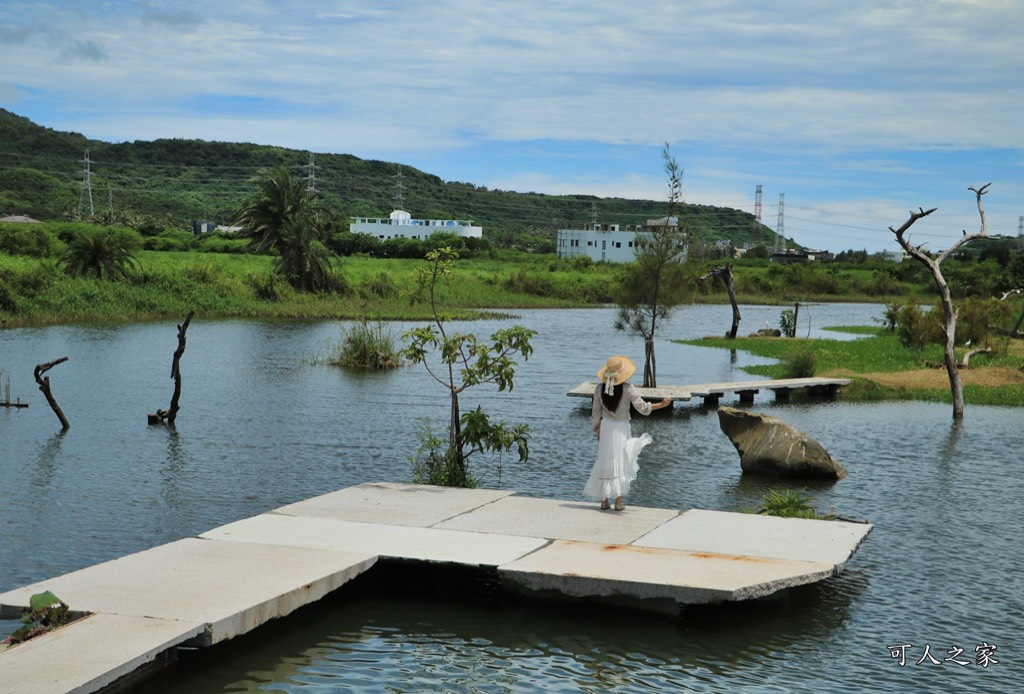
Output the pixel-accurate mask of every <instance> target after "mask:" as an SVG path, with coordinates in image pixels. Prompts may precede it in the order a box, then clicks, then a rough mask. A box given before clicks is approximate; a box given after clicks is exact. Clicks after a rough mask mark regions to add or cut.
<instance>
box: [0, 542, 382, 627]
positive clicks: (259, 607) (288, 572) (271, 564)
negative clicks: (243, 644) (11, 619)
mask: <svg viewBox="0 0 1024 694" xmlns="http://www.w3.org/2000/svg"><path fill="white" fill-rule="evenodd" d="M376 559H377V557H376V554H367V553H358V552H328V551H324V550H314V549H304V548H296V547H283V546H279V545H258V544H252V543H246V542H222V541H218V540H202V539H196V538H188V539H184V540H178V541H177V542H172V543H170V544H167V545H161V546H159V547H155V548H153V549H150V550H146V551H144V552H139V553H137V554H130V555H128V556H126V557H122V558H120V559H115V560H113V561H109V562H106V563H103V564H97V565H95V566H90V567H88V568H85V569H81V570H79V571H75V572H73V573H69V574H65V575H63V576H58V577H56V578H51V579H48V580H46V581H42V582H40V583H36V584H34V585H31V586H26V587H23V588H18V589H16V590H13V591H10V592H8V593H4V594H3V595H0V606H3V605H13V606H18V607H21V606H25V605H28V600H29V597H30V596H32V595H33V594H34V593H39V592H41V591H43V590H50V591H53V593H54V594H56V595H57V596H58V597H60V599H61V600H63V601H64V602H65V603H67V604H68V605H69V606H70V607H71V609H73V610H76V611H83V612H93V613H102V614H115V615H127V616H135V617H154V618H158V619H174V620H180V621H185V622H200V623H205V624H206V631H205V634H204V636H203V638H202V641H201V645H209V644H213V643H218V642H219V641H224V640H226V639H230V638H232V637H233V636H237V635H239V634H244V633H247V632H249V631H251V630H252V629H254V628H255V627H256V626H258V625H260V624H263V623H264V622H267V621H269V620H271V619H274V618H276V617H282V616H284V615H287V614H289V613H291V612H293V611H294V610H296V609H298V608H299V607H302V606H303V605H307V604H309V603H311V602H314V601H316V600H319V599H320V598H322V597H324V596H325V595H327V594H328V593H330V592H331V591H333V590H335V589H336V588H339V587H340V586H342V585H343V584H344V583H346V582H347V581H349V580H350V579H352V578H354V577H355V576H357V575H359V574H361V573H362V572H364V571H366V570H367V569H368V568H370V567H371V566H372V565H373V564H374V562H376Z"/></svg>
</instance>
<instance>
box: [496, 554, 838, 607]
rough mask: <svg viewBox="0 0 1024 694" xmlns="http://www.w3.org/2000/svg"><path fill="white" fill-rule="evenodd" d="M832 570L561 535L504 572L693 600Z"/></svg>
mask: <svg viewBox="0 0 1024 694" xmlns="http://www.w3.org/2000/svg"><path fill="white" fill-rule="evenodd" d="M833 569H834V567H833V566H832V565H831V564H827V563H822V562H799V561H788V560H784V559H764V558H759V557H749V556H742V555H736V554H714V553H709V552H685V551H680V550H672V549H656V548H651V547H639V546H636V545H608V544H596V543H593V542H562V541H559V542H554V543H552V544H551V545H549V546H548V547H545V548H544V549H542V550H540V551H538V552H534V553H533V554H531V555H529V556H527V557H524V558H522V559H519V560H516V561H514V562H511V563H510V564H506V565H505V566H502V567H501V572H502V577H503V578H506V577H507V579H508V580H511V581H513V582H514V583H515V584H517V585H519V586H522V587H525V588H528V589H530V590H547V591H556V592H558V593H562V594H565V595H573V596H576V597H585V598H593V597H609V596H615V597H620V598H621V597H629V598H632V599H636V600H651V599H666V600H671V601H672V602H674V603H675V604H676V605H695V604H706V603H718V602H726V601H735V600H750V599H754V598H763V597H767V596H770V595H773V594H775V593H778V592H779V591H781V590H784V589H787V588H793V587H795V586H801V585H805V584H808V583H813V582H815V581H820V580H823V579H825V578H828V577H829V576H831V575H832V574H833Z"/></svg>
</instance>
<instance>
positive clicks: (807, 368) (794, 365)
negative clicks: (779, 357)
mask: <svg viewBox="0 0 1024 694" xmlns="http://www.w3.org/2000/svg"><path fill="white" fill-rule="evenodd" d="M782 367H783V368H782V377H783V378H810V377H811V376H813V375H814V374H815V372H816V371H817V368H818V358H817V356H816V355H815V354H814V351H813V350H812V349H811V348H810V347H807V348H804V349H801V350H800V351H799V352H797V353H796V354H794V355H792V356H791V357H789V358H788V359H787V360H786V361H784V362H783V364H782Z"/></svg>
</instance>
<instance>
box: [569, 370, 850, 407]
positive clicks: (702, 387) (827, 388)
mask: <svg viewBox="0 0 1024 694" xmlns="http://www.w3.org/2000/svg"><path fill="white" fill-rule="evenodd" d="M848 385H850V379H849V378H817V377H814V378H778V379H775V380H771V381H767V380H766V381H731V382H729V383H699V384H694V385H689V386H658V387H656V388H641V387H639V386H638V387H637V391H639V392H640V395H641V396H642V397H643V398H645V399H648V400H661V399H662V398H670V399H671V400H672V401H673V402H675V401H687V400H691V399H692V398H695V397H699V398H703V399H704V405H706V406H708V407H717V406H718V401H719V400H720V399H721V398H722V396H723V395H726V394H728V393H735V394H736V395H738V396H739V399H740V403H742V404H745V405H749V404H750V403H752V402H754V396H755V395H756V394H757V393H759V392H760V391H762V390H770V391H772V392H773V393H774V394H775V399H776V400H779V401H785V400H788V399H789V395H790V393H792V392H793V391H794V390H806V391H808V392H809V393H811V394H812V395H835V394H836V392H838V391H839V389H840V388H842V387H843V386H848ZM596 387H597V382H595V381H584V382H583V383H581V384H579V385H578V386H576V387H575V388H572V389H571V390H569V392H568V393H567V395H568V396H569V397H576V398H592V397H594V388H596Z"/></svg>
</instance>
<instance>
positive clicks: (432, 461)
mask: <svg viewBox="0 0 1024 694" xmlns="http://www.w3.org/2000/svg"><path fill="white" fill-rule="evenodd" d="M419 438H420V447H419V448H417V449H416V455H415V456H413V457H412V458H409V462H410V463H412V481H413V484H432V485H435V486H438V487H463V488H466V489H475V488H476V486H477V480H476V478H475V477H473V475H471V474H469V471H468V470H465V469H462V468H460V467H459V466H458V464H457V463H456V461H455V455H454V454H453V453H452V451H451V449H449V448H448V442H447V441H444V440H442V439H440V438H438V437H437V436H435V435H434V432H433V431H432V430H431V428H430V421H429V420H424V422H423V425H422V427H421V428H420V431H419Z"/></svg>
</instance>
